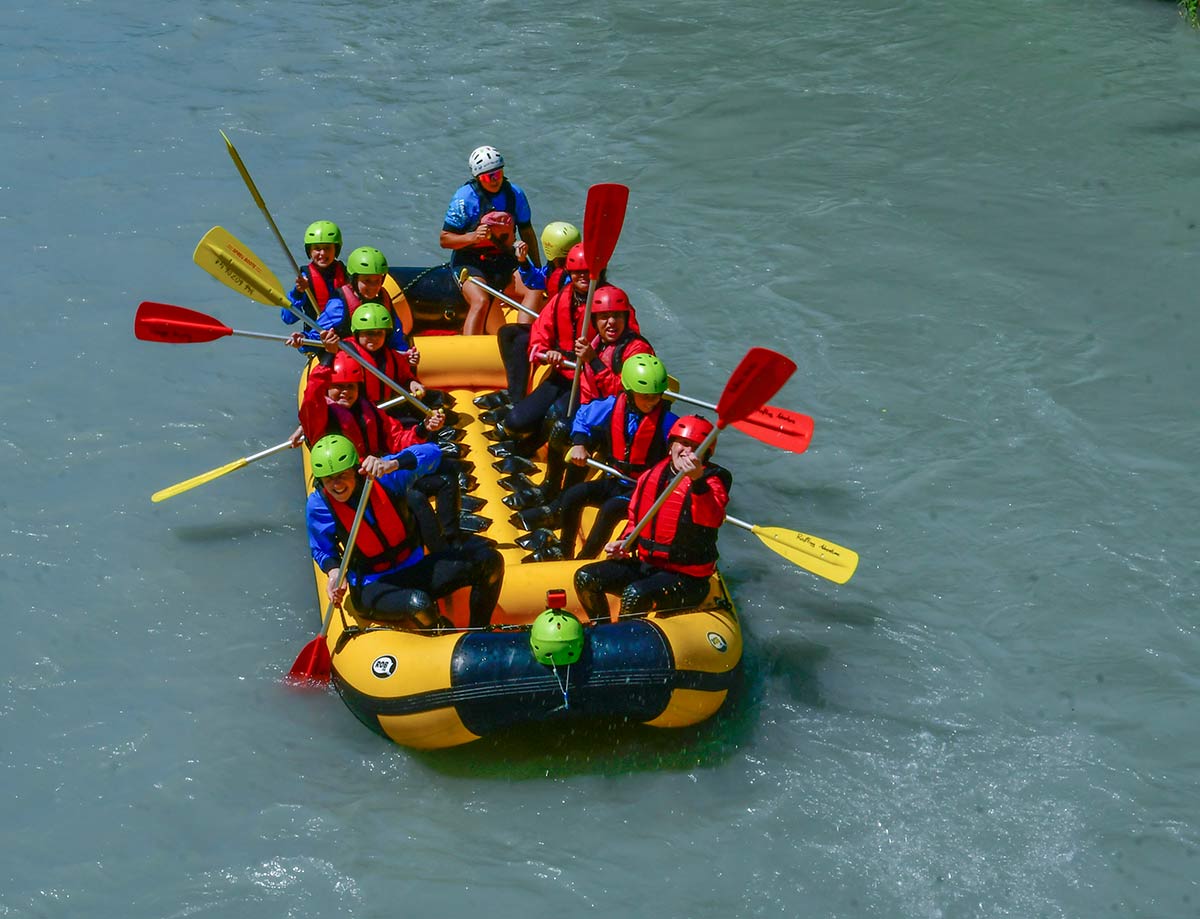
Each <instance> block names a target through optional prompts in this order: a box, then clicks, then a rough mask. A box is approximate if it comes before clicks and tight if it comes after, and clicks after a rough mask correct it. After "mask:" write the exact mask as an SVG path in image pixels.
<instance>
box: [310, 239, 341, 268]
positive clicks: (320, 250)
mask: <svg viewBox="0 0 1200 919" xmlns="http://www.w3.org/2000/svg"><path fill="white" fill-rule="evenodd" d="M335 251H336V250H335V248H334V245H333V243H311V244H310V245H309V246H308V257H309V258H310V259H312V261H313V264H314V265H316V266H317V267H318V268H328V267H329V266H330V265H332V264H333V260H334V257H335V255H334V253H335Z"/></svg>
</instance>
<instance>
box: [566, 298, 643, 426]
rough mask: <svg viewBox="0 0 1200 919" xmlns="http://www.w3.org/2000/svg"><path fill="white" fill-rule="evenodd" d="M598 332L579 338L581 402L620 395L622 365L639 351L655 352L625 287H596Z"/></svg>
mask: <svg viewBox="0 0 1200 919" xmlns="http://www.w3.org/2000/svg"><path fill="white" fill-rule="evenodd" d="M592 328H593V330H594V331H595V335H594V336H592V337H590V338H589V337H582V338H577V339H576V340H575V366H576V367H581V368H582V370H581V371H580V372H581V374H582V376H581V377H580V378H579V403H580V404H581V405H583V404H584V403H587V402H591V401H592V400H593V399H607V398H608V397H609V396H615V395H618V394H619V393H620V392H621V391H622V389H623V388H624V387H623V386H622V385H621V367H622V366H623V365H624V363H625V361H627V360H628V359H629V358H631V357H633V356H634V355H635V354H650V355H652V354H654V348H653V346H652V345H651V344H650V342H648V341H647V340H646V339H645V338H644V337H643V336H642V335H641V334H640V333H639V332H638V330H637V315H636V314H635V313H634V311H633V307H632V306H630V304H629V297H628V296H627V295H626V293H625V291H623V290H621V288H619V287H615V286H613V285H611V284H609V285H605V286H604V287H598V288H596V293H595V295H594V296H593V297H592Z"/></svg>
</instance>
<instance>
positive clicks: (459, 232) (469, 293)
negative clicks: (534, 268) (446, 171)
mask: <svg viewBox="0 0 1200 919" xmlns="http://www.w3.org/2000/svg"><path fill="white" fill-rule="evenodd" d="M467 165H468V166H469V167H470V170H471V179H470V180H469V181H468V182H466V183H465V184H463V185H462V186H460V187H459V189H458V190H457V191H456V192H455V193H454V196H453V197H452V198H451V199H450V204H449V205H448V206H447V208H446V216H445V219H444V220H443V222H442V230H441V233H440V235H439V236H438V244H439V245H440V246H441V247H442V248H443V249H449V250H451V255H450V267H451V268H452V269H453V271H454V274H455V276H457V275H458V273H459V271H460V270H461V269H463V268H466V269H467V273H468V274H470V275H472V276H474V277H477V278H480V279H482V280H483V281H485V282H486V283H487V284H488V286H490V287H494V288H495V289H497V290H499V291H502V292H503V293H505V294H507V295H508V296H510V297H512V298H513V299H515V300H520V301H521V302H522V303H525V305H526V306H528V307H529V308H530V309H533V310H535V311H536V309H537V307H538V306H539V305H540V302H541V299H540V298H541V294H540V293H538V292H533V291H530V290H529V288H528V287H526V286H525V282H524V281H522V280H521V277H520V275H519V274H518V273H517V271H516V268H517V260H516V256H515V255H513V254H512V249H511V247H510V248H508V250H507V251H504V250H503V249H502V248H501V247H500V246H499V245H497V243H498V242H499V240H497V239H494V238H493V229H492V223H491V222H490V221H484V220H483V217H484V215H486V214H488V213H490V212H494V211H500V212H503V213H506V214H509V215H510V216H511V219H512V226H513V228H514V231H515V235H516V236H518V237H519V238H520V239H521V241H522V242H524V243H525V245H526V247H527V248H528V249H529V250H532V252H531V254H530V258H531V259H532V260H533V262H534V264H535V265H540V264H541V261H540V259H539V257H538V254H537V235H536V234H535V233H534V231H533V223H532V219H533V216H532V212H531V211H530V209H529V199H528V198H526V196H525V192H524V191H523V190H522V189H521V188H520V186H518V185H516V184H515V183H512V182H510V181H509V180H508V179H507V178H505V175H504V157H502V156H501V155H500V152H499V151H498V150H497V149H496V148H495V147H491V146H482V147H476V148H475V149H474V150H472V151H471V155H470V156H469V157H468V158H467ZM462 295H463V299H465V300H466V301H467V318H466V320H465V321H464V323H463V334H464V335H482V334H484V333H485V332H486V331H487V324H488V317H489V315H490V314H491V313H492V309H493V306H494V305H495V302H494V299H493V297H492V296H491V295H490V294H489V293H487V291H485V290H484V289H483V288H482V287H479V286H478V285H477V284H470V283H467V284H464V285H463V288H462ZM527 301H528V302H527Z"/></svg>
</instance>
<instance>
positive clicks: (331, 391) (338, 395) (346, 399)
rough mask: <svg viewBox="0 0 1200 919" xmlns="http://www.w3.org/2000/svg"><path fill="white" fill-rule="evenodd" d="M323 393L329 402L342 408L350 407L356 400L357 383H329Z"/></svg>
mask: <svg viewBox="0 0 1200 919" xmlns="http://www.w3.org/2000/svg"><path fill="white" fill-rule="evenodd" d="M325 393H326V398H328V399H329V401H330V402H333V403H334V404H335V405H340V406H342V407H343V408H350V407H351V406H352V405H354V403H355V402H357V401H358V384H357V383H330V384H329V388H328V389H327V390H326V391H325Z"/></svg>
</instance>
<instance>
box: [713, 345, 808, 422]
mask: <svg viewBox="0 0 1200 919" xmlns="http://www.w3.org/2000/svg"><path fill="white" fill-rule="evenodd" d="M795 372H796V364H795V362H794V361H792V360H791V359H790V358H787V357H784V356H783V355H782V354H780V353H779V352H778V351H772V350H771V349H769V348H751V349H750V350H749V351H747V352H746V356H745V357H743V358H742V361H741V363H740V364H738V365H737V366H736V367H735V368H734V369H733V373H732V374H730V376H729V382H728V383H726V384H725V389H724V390H722V391H721V398H720V399H718V400H717V424H718V425H719V426H720V427H725V425H727V424H733V423H734V422H735V421H741V420H742V419H743V418H745V417H746V416H747V415H749V414H751V413H752V412H755V411H757V410H758V409H760V408H761V407H762V406H763V405H764V404H765V403H766V401H767V400H768V399H770V398H771V397H772V396H773V395H775V393H777V392H779V389H780V387H781V386H783V384H784V383H786V382H787V380H788V377H790V376H791V375H792V374H793V373H795Z"/></svg>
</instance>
